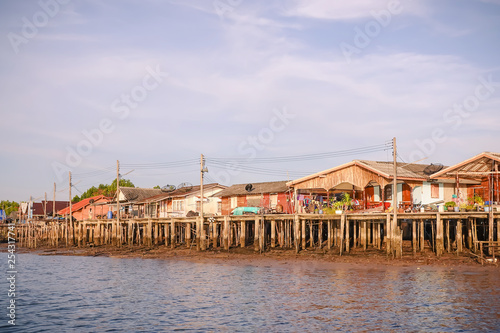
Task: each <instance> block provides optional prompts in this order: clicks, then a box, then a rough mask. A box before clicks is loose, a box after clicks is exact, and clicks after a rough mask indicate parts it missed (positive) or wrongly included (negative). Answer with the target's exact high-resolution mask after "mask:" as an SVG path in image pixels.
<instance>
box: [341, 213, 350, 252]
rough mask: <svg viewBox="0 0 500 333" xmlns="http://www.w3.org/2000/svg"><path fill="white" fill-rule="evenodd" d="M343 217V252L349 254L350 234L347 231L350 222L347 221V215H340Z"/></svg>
mask: <svg viewBox="0 0 500 333" xmlns="http://www.w3.org/2000/svg"><path fill="white" fill-rule="evenodd" d="M342 216H343V217H344V225H345V252H347V253H349V252H350V251H351V232H350V231H349V228H350V225H351V221H349V220H348V219H347V215H345V213H342Z"/></svg>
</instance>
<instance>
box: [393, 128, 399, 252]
mask: <svg viewBox="0 0 500 333" xmlns="http://www.w3.org/2000/svg"><path fill="white" fill-rule="evenodd" d="M396 149H397V147H396V138H393V139H392V151H393V161H394V162H393V163H394V165H393V169H394V170H393V173H394V179H393V183H392V207H393V218H392V228H391V229H392V230H391V236H392V237H391V239H392V253H393V254H394V251H396V246H398V243H399V242H400V239H399V238H400V237H399V233H398V234H397V235H396V228H397V227H398V174H397V173H398V167H397V150H396ZM396 237H398V241H396Z"/></svg>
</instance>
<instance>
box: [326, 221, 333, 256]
mask: <svg viewBox="0 0 500 333" xmlns="http://www.w3.org/2000/svg"><path fill="white" fill-rule="evenodd" d="M326 227H327V228H328V231H327V235H326V237H328V239H327V243H326V244H327V245H326V248H327V249H328V250H330V249H331V248H332V220H330V219H328V221H327V222H326Z"/></svg>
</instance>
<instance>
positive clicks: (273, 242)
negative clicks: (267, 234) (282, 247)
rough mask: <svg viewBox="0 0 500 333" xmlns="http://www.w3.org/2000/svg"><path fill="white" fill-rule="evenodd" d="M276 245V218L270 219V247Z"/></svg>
mask: <svg viewBox="0 0 500 333" xmlns="http://www.w3.org/2000/svg"><path fill="white" fill-rule="evenodd" d="M275 247H276V220H275V219H271V248H272V249H274V248H275Z"/></svg>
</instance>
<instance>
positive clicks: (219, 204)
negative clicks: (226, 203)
mask: <svg viewBox="0 0 500 333" xmlns="http://www.w3.org/2000/svg"><path fill="white" fill-rule="evenodd" d="M217 213H222V201H219V202H218V203H217Z"/></svg>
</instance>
